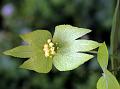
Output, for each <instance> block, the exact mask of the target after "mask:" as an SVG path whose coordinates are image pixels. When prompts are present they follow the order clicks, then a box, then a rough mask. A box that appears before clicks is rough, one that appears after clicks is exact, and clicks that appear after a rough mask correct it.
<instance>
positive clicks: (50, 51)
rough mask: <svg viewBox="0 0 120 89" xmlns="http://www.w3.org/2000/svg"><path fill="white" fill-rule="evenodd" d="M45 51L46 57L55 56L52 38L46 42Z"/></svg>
mask: <svg viewBox="0 0 120 89" xmlns="http://www.w3.org/2000/svg"><path fill="white" fill-rule="evenodd" d="M43 51H44V52H45V57H53V55H55V53H56V52H55V44H54V43H53V42H52V40H51V39H48V40H47V43H46V44H44V48H43Z"/></svg>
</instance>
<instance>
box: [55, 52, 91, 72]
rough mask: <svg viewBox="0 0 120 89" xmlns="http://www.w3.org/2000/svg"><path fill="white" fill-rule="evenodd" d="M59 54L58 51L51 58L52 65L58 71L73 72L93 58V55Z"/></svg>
mask: <svg viewBox="0 0 120 89" xmlns="http://www.w3.org/2000/svg"><path fill="white" fill-rule="evenodd" d="M61 52H62V53H60V51H59V53H57V54H56V55H55V56H54V58H53V64H54V66H55V67H56V68H57V69H58V70H59V71H68V70H73V69H75V68H77V67H79V66H80V65H81V64H83V63H84V62H86V61H88V60H89V59H91V58H93V55H89V54H84V53H72V52H64V53H63V51H61Z"/></svg>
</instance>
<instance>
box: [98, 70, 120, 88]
mask: <svg viewBox="0 0 120 89" xmlns="http://www.w3.org/2000/svg"><path fill="white" fill-rule="evenodd" d="M97 89H120V85H119V83H118V81H117V79H116V78H115V77H114V76H113V74H112V73H111V72H109V71H108V70H105V73H104V74H103V76H102V77H101V78H100V79H99V80H98V83H97Z"/></svg>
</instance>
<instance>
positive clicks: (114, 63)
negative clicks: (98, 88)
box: [110, 0, 120, 75]
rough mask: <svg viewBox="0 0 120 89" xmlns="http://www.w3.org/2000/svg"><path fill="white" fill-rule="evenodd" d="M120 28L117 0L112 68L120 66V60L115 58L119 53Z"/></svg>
mask: <svg viewBox="0 0 120 89" xmlns="http://www.w3.org/2000/svg"><path fill="white" fill-rule="evenodd" d="M119 30H120V0H117V5H116V9H115V13H114V17H113V23H112V30H111V39H110V41H111V44H110V48H111V55H113V56H111V67H112V68H111V69H112V70H113V69H116V68H117V67H118V66H119V62H120V60H118V58H115V57H114V55H118V51H119V50H118V48H119V32H120V31H119ZM113 74H114V75H116V74H117V72H115V71H113Z"/></svg>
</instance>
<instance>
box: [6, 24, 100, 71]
mask: <svg viewBox="0 0 120 89" xmlns="http://www.w3.org/2000/svg"><path fill="white" fill-rule="evenodd" d="M89 32H91V30H89V29H85V28H77V27H73V26H71V25H59V26H56V27H55V33H54V35H53V37H52V35H51V33H50V32H48V31H46V30H36V31H33V32H30V33H28V34H23V35H21V38H22V39H23V40H24V41H26V42H27V43H28V45H23V46H18V47H16V48H13V49H11V50H8V51H5V52H4V54H6V55H11V56H14V57H20V58H29V59H28V60H27V61H25V62H24V63H23V64H22V65H21V66H20V67H21V68H25V69H29V70H34V71H36V72H39V73H48V72H49V71H50V70H51V69H52V64H53V65H54V66H55V67H56V68H57V69H58V70H59V71H67V70H73V69H75V68H77V67H78V66H80V65H81V64H83V63H84V62H86V61H88V60H89V59H91V58H93V55H90V54H86V53H85V52H87V51H90V50H93V49H95V48H97V47H98V46H99V43H98V42H95V41H92V40H82V39H80V40H76V39H77V38H79V37H82V36H83V35H85V34H87V33H89Z"/></svg>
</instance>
